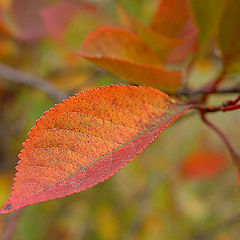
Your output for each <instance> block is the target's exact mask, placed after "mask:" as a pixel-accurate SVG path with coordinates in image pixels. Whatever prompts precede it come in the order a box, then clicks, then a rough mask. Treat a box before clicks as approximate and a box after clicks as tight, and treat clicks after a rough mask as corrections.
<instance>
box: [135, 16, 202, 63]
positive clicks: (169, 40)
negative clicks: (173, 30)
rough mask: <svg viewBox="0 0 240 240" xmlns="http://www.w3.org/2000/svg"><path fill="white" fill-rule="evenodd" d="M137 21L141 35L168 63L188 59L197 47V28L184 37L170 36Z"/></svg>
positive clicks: (163, 60)
mask: <svg viewBox="0 0 240 240" xmlns="http://www.w3.org/2000/svg"><path fill="white" fill-rule="evenodd" d="M135 22H136V27H137V31H138V33H139V35H140V36H141V37H142V39H143V40H144V41H145V42H146V43H147V44H148V45H149V46H150V47H151V48H152V49H153V50H154V51H155V52H156V53H157V54H158V55H159V57H160V58H161V60H162V62H164V63H166V64H171V63H175V62H180V61H182V60H184V59H186V57H187V56H188V55H189V54H190V52H191V51H193V50H194V49H196V47H197V44H196V41H197V31H196V29H195V28H193V29H192V31H189V32H188V33H187V34H185V35H184V36H182V37H168V36H165V35H163V34H162V33H160V32H157V31H155V30H153V29H151V28H149V27H146V26H144V25H143V24H141V23H140V22H138V21H135Z"/></svg>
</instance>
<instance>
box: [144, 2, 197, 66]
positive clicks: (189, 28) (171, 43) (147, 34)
mask: <svg viewBox="0 0 240 240" xmlns="http://www.w3.org/2000/svg"><path fill="white" fill-rule="evenodd" d="M140 30H141V31H140V34H141V36H142V37H143V38H144V40H145V41H146V42H147V43H148V44H149V45H150V46H152V47H153V49H154V50H156V51H157V52H158V53H159V54H160V55H161V54H163V55H161V56H162V57H164V58H165V60H164V61H165V62H166V63H168V64H170V63H174V62H179V61H182V60H184V59H185V58H186V57H187V56H188V55H189V53H190V52H191V51H193V50H195V49H196V47H197V35H198V31H197V27H196V24H195V22H194V18H193V16H192V11H191V7H190V4H189V2H188V0H181V1H179V0H160V1H159V5H158V8H157V11H156V14H155V15H154V17H153V19H152V23H151V28H150V29H144V28H141V29H140Z"/></svg>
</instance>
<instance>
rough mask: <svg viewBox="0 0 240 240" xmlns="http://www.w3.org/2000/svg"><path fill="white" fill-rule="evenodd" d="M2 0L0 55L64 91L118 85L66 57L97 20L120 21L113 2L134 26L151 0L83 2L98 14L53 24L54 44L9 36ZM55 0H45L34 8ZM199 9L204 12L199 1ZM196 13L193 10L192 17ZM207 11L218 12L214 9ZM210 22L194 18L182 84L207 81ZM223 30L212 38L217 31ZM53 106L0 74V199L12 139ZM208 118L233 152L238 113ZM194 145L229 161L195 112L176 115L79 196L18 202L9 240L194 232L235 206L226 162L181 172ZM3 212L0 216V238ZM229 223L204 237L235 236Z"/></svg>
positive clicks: (224, 239)
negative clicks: (195, 37)
mask: <svg viewBox="0 0 240 240" xmlns="http://www.w3.org/2000/svg"><path fill="white" fill-rule="evenodd" d="M19 1H20V0H19ZM25 1H26V0H25ZM12 2H15V1H14V0H0V9H1V14H0V32H1V33H0V61H1V62H2V63H5V64H8V65H10V66H12V67H14V68H16V69H20V70H23V71H26V72H30V73H33V74H36V75H39V76H42V77H44V78H46V79H48V80H49V81H50V82H51V83H52V84H53V85H54V86H55V87H56V88H59V89H62V90H65V91H67V92H68V93H69V94H74V93H76V92H79V91H82V90H85V89H88V88H93V87H97V86H102V85H109V84H119V83H125V82H124V81H123V80H121V79H119V78H117V77H116V76H113V75H112V74H110V73H107V72H105V71H104V70H102V69H99V68H98V67H93V66H92V65H91V64H89V63H87V62H86V61H84V60H82V59H81V58H80V57H78V56H77V55H76V51H77V50H78V49H79V47H80V45H81V42H82V41H83V39H84V37H85V36H86V35H87V33H88V32H90V31H92V30H93V29H95V28H96V27H97V26H101V25H106V24H108V25H113V26H115V25H121V24H122V23H123V22H122V21H121V19H122V18H121V16H119V14H118V13H119V11H118V10H117V7H116V6H119V5H120V6H121V7H124V8H125V9H126V10H127V12H129V13H131V14H133V15H135V16H136V17H137V18H138V19H139V20H140V21H141V22H142V23H145V24H149V23H150V21H151V20H150V19H151V16H152V15H153V12H154V10H155V8H156V6H157V2H158V1H157V0H151V1H148V0H131V1H129V0H114V1H111V0H92V1H89V2H91V4H93V5H94V6H95V7H96V8H97V11H98V14H91V12H88V11H85V12H82V11H79V12H78V14H76V15H75V16H74V17H73V18H72V19H71V21H70V22H69V24H68V26H67V27H66V28H65V29H62V32H63V33H62V34H63V36H64V37H63V39H62V40H61V41H59V40H57V39H55V38H54V37H52V35H51V33H49V32H46V31H43V32H42V33H41V36H40V35H37V36H36V35H35V36H34V38H33V37H31V38H30V39H22V38H21V37H19V36H22V35H21V34H20V35H19V33H21V29H18V30H16V26H15V24H16V23H14V21H13V19H14V18H13V19H11V15H8V14H7V13H8V12H9V11H10V8H11V3H12ZM36 2H37V1H36ZM59 2H60V1H57V0H55V1H53V0H52V1H50V0H49V1H47V0H46V1H45V2H44V7H48V5H49V4H53V3H54V4H57V3H59ZM67 2H81V1H70V0H69V1H67ZM192 2H193V4H194V3H196V2H197V1H194V0H192ZM211 2H212V3H213V4H212V5H214V4H215V2H218V1H211ZM233 2H236V0H235V1H233ZM212 5H211V6H212ZM195 7H196V8H197V7H198V6H197V5H195ZM204 7H205V8H206V9H207V6H206V5H205V4H204ZM208 10H209V12H207V13H206V14H207V16H209V15H208V14H210V15H211V13H212V12H213V10H212V9H208ZM201 11H202V9H199V10H198V13H199V14H200V13H201ZM236 11H237V9H236ZM21 14H22V13H21ZM21 14H20V15H21ZM226 14H229V12H227V13H226ZM216 15H217V17H219V15H218V13H216ZM196 16H197V17H198V15H196ZM235 17H236V16H235ZM238 17H239V16H238ZM28 21H29V19H28ZM204 21H207V20H206V19H205V20H204ZM216 21H217V19H215V21H214V20H213V21H212V22H210V23H211V24H210V26H214V29H211V31H210V30H209V29H206V28H205V26H206V24H209V22H208V23H206V22H204V23H203V22H200V33H201V34H202V35H200V36H201V44H202V45H201V47H202V50H203V52H204V54H205V55H204V54H203V55H202V56H201V57H202V58H201V59H199V60H198V61H196V63H195V65H194V68H193V70H192V73H191V77H190V79H189V84H190V86H191V87H193V88H197V87H198V86H202V85H203V84H205V83H207V82H208V81H209V80H212V79H213V78H214V77H215V76H217V74H218V72H219V69H220V67H221V64H220V63H219V60H218V59H217V58H216V55H215V54H213V53H210V54H209V44H210V42H211V41H212V38H211V34H213V32H214V33H215V32H216V29H215V27H217V24H218V23H217V22H216ZM3 22H4V23H6V24H7V28H6V29H4V25H3V27H2V23H3ZM234 27H235V26H234ZM9 29H10V31H9ZM30 31H31V30H30ZM201 31H202V32H201ZM223 31H224V29H223V30H222V33H221V34H222V35H223V36H225V35H226V33H225V32H223ZM226 31H227V30H226ZM30 33H31V34H33V32H30ZM30 33H29V36H30V35H31V34H30ZM31 36H32V35H31ZM204 44H206V45H204ZM230 44H231V43H230ZM222 48H224V49H227V50H228V48H229V45H228V46H223V45H222ZM206 49H207V50H208V52H207V51H206ZM227 50H226V51H227ZM232 55H233V53H232V52H231V57H233V56H232ZM234 57H235V56H234ZM231 72H232V73H237V75H234V80H233V77H232V78H231V77H230V78H229V84H230V83H231V82H232V81H235V80H237V81H238V82H239V81H240V80H239V61H238V63H234V64H233V66H232V70H231ZM227 84H228V83H227ZM232 97H233V95H224V96H213V97H211V99H210V102H211V103H213V104H214V103H219V102H223V101H224V100H226V99H231V98H232ZM56 102H57V100H53V99H52V98H50V97H49V96H47V95H46V94H45V93H43V92H41V91H39V90H36V89H33V88H31V87H28V86H23V85H20V84H17V83H12V82H8V81H5V80H3V79H0V189H1V190H0V204H1V205H2V204H3V203H4V202H5V201H6V200H7V197H8V196H9V193H10V189H11V185H12V179H13V176H14V173H15V171H14V166H15V165H16V162H17V161H18V158H17V154H18V153H19V151H20V150H21V143H22V142H23V141H24V140H25V139H26V136H27V135H26V134H27V132H29V130H30V128H31V127H32V126H33V125H34V123H35V121H36V119H38V118H39V117H40V116H41V115H42V114H43V112H44V111H45V110H47V109H48V108H49V107H51V106H53V104H54V103H56ZM189 115H190V113H189ZM226 116H227V117H226ZM210 119H211V120H213V121H214V122H215V123H216V125H218V126H221V129H223V131H224V132H225V133H227V135H228V136H229V138H230V139H231V142H232V143H233V145H234V146H235V148H236V149H239V141H240V128H239V127H237V126H239V121H240V115H239V113H238V112H237V111H236V112H230V113H228V114H227V115H226V114H224V113H216V114H214V115H211V116H210ZM232 126H235V128H233V127H232ZM199 149H203V151H205V149H213V150H214V152H216V153H219V154H221V155H224V158H226V159H227V161H229V162H230V161H231V160H230V159H229V155H228V153H227V151H226V149H225V146H224V145H223V143H222V142H221V140H220V139H218V138H217V136H216V135H215V133H212V132H211V131H209V129H208V128H207V127H206V126H204V125H203V124H202V123H201V121H200V119H199V117H198V116H197V115H196V116H195V115H194V116H191V117H189V116H188V114H186V115H185V117H184V118H183V119H180V120H179V121H178V122H176V123H175V124H174V125H173V126H172V127H171V128H170V129H167V130H166V131H165V132H164V133H163V134H162V135H161V137H159V138H158V139H157V140H156V141H155V142H154V143H153V144H152V145H151V146H149V147H148V148H147V149H146V150H145V151H144V152H142V153H141V154H140V155H139V156H138V157H136V159H135V160H133V161H132V162H130V163H129V164H128V165H127V166H126V167H125V168H124V169H123V170H121V171H120V172H119V173H117V174H116V175H115V176H114V177H113V178H111V179H110V180H108V181H106V182H104V183H102V184H99V185H97V186H95V187H94V188H92V189H88V190H86V191H84V192H81V193H79V194H74V195H72V196H68V197H65V198H62V199H56V200H53V201H49V202H46V203H40V204H36V205H33V206H29V207H27V208H25V209H24V212H23V214H22V215H21V217H20V218H19V222H18V224H17V227H16V229H15V231H14V235H13V237H12V240H32V239H34V240H43V239H44V240H48V239H49V240H50V239H51V240H54V239H62V240H64V239H72V240H75V239H76V240H77V239H84V240H98V239H99V240H100V239H103V240H116V239H133V240H135V239H139V240H145V239H147V240H155V239H156V240H159V239H164V240H168V239H169V240H181V239H189V238H190V237H191V236H193V235H194V234H196V233H198V232H199V231H204V230H206V229H208V228H209V227H211V226H214V225H215V224H217V223H218V222H220V221H221V220H224V219H227V218H229V217H231V216H232V215H234V214H235V213H236V211H238V209H239V205H240V198H239V191H238V186H237V182H236V173H235V169H234V167H233V166H232V164H227V165H226V167H225V169H224V170H223V171H221V172H219V173H218V174H217V176H212V177H211V178H210V179H205V180H197V179H195V180H193V179H191V180H189V179H186V178H184V177H183V176H182V173H181V164H182V162H183V161H184V159H186V158H187V156H189V155H191V154H192V153H193V152H195V151H198V150H199ZM12 214H14V213H11V214H9V215H7V216H0V234H1V233H3V232H4V229H5V228H6V226H7V224H8V221H9V220H10V218H11V216H12ZM239 227H240V223H238V224H237V225H234V226H232V227H230V228H228V229H224V228H223V229H219V231H218V232H217V233H216V234H214V235H213V236H212V237H210V238H208V239H215V240H237V239H239Z"/></svg>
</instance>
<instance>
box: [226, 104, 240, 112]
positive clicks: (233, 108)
mask: <svg viewBox="0 0 240 240" xmlns="http://www.w3.org/2000/svg"><path fill="white" fill-rule="evenodd" d="M237 109H240V105H232V106H227V107H223V108H222V111H223V112H227V111H233V110H237Z"/></svg>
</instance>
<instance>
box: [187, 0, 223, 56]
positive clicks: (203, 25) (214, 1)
mask: <svg viewBox="0 0 240 240" xmlns="http://www.w3.org/2000/svg"><path fill="white" fill-rule="evenodd" d="M227 1H228V0H221V1H219V0H201V1H199V0H190V3H191V6H192V9H193V13H194V17H195V20H196V23H197V25H198V28H199V48H200V49H199V51H200V56H202V57H203V56H204V55H206V54H207V53H208V52H209V51H210V50H212V48H213V40H215V38H216V35H217V32H218V28H219V24H220V21H221V17H222V13H223V10H224V7H225V5H226V2H227ZM206 6H207V7H206Z"/></svg>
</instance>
